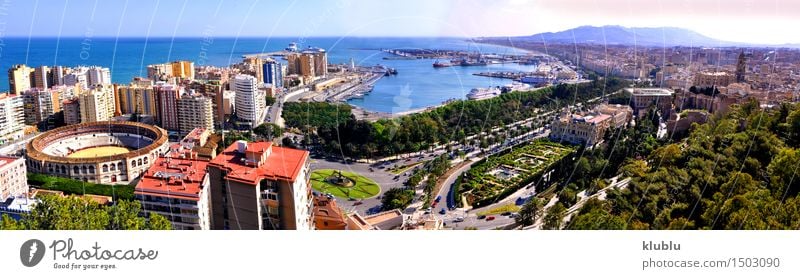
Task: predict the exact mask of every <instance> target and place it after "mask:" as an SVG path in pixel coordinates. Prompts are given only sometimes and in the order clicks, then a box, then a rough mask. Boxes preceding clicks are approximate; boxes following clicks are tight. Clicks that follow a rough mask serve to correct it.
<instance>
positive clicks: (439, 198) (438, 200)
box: [434, 196, 442, 203]
mask: <svg viewBox="0 0 800 279" xmlns="http://www.w3.org/2000/svg"><path fill="white" fill-rule="evenodd" d="M434 201H435V202H436V203H438V202H440V201H442V196H436V200H434Z"/></svg>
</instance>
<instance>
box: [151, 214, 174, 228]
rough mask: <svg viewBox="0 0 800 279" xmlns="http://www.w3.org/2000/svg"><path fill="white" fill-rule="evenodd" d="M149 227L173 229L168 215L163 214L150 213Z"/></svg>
mask: <svg viewBox="0 0 800 279" xmlns="http://www.w3.org/2000/svg"><path fill="white" fill-rule="evenodd" d="M147 229H149V230H161V231H163V230H171V229H172V224H171V223H170V222H169V220H167V218H166V217H164V216H161V214H156V213H150V219H149V220H148V221H147Z"/></svg>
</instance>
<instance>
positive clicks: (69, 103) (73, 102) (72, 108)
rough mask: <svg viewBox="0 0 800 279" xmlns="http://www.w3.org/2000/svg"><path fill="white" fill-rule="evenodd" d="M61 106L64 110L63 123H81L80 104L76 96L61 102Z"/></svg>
mask: <svg viewBox="0 0 800 279" xmlns="http://www.w3.org/2000/svg"><path fill="white" fill-rule="evenodd" d="M61 108H62V110H63V111H64V124H67V125H72V124H78V123H81V104H80V100H79V98H78V97H74V98H71V99H67V100H64V102H62V103H61Z"/></svg>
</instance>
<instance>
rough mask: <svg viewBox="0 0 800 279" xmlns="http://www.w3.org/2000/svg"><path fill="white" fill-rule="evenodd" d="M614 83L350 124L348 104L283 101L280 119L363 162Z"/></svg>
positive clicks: (555, 105)
mask: <svg viewBox="0 0 800 279" xmlns="http://www.w3.org/2000/svg"><path fill="white" fill-rule="evenodd" d="M626 85H627V83H626V82H624V81H622V80H619V79H613V78H612V79H606V80H596V81H592V82H590V83H584V84H577V85H567V84H561V85H557V86H554V87H549V88H544V89H540V90H537V91H531V92H511V93H507V94H503V95H500V96H499V97H496V98H492V99H487V100H459V101H453V102H450V103H448V104H446V105H443V106H440V107H437V108H435V109H432V110H429V111H425V112H421V113H415V114H410V115H406V116H402V117H398V118H394V119H382V120H378V121H376V122H369V121H363V120H355V119H354V118H353V117H350V115H349V106H346V105H331V104H325V103H287V104H286V105H285V107H284V113H283V117H284V118H285V119H286V124H287V125H288V126H290V127H297V128H300V129H302V130H304V131H311V130H313V129H312V128H316V135H317V136H318V137H315V138H314V142H315V143H317V144H319V145H320V146H321V147H323V149H324V150H326V151H328V152H331V153H336V154H339V153H340V152H341V153H343V154H344V155H346V156H350V157H357V158H365V157H379V156H388V155H395V154H404V153H409V152H416V151H420V150H425V149H427V148H429V147H431V146H433V145H435V144H437V143H446V142H449V141H460V140H463V139H464V138H466V137H467V136H470V135H477V134H479V133H481V132H485V131H488V130H490V129H491V128H493V127H498V126H501V125H505V124H510V123H513V122H517V121H520V120H524V119H528V118H533V117H537V116H538V115H540V113H541V112H543V111H550V110H556V109H559V108H563V107H565V106H567V105H572V104H575V103H579V102H585V101H587V100H590V99H592V98H596V97H600V96H604V95H605V94H610V93H613V92H616V91H618V90H620V89H622V88H623V87H625V86H626Z"/></svg>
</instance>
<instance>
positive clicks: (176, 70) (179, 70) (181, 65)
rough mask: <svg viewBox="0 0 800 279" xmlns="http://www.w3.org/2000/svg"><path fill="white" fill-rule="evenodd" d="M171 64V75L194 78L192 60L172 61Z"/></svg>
mask: <svg viewBox="0 0 800 279" xmlns="http://www.w3.org/2000/svg"><path fill="white" fill-rule="evenodd" d="M171 64H172V76H173V77H177V78H181V79H188V80H193V79H194V62H192V61H174V62H172V63H171Z"/></svg>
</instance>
